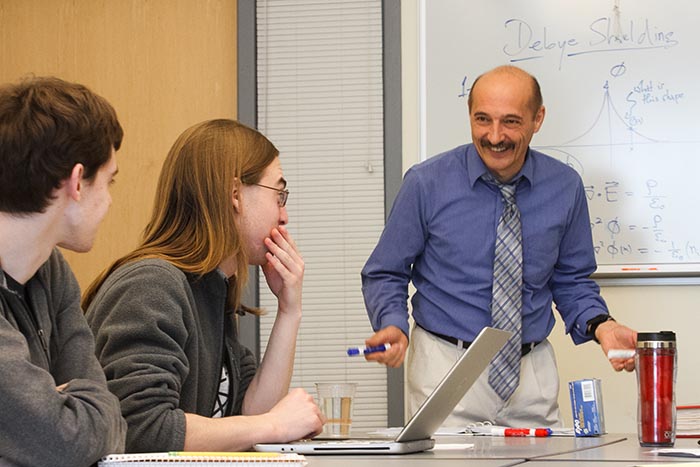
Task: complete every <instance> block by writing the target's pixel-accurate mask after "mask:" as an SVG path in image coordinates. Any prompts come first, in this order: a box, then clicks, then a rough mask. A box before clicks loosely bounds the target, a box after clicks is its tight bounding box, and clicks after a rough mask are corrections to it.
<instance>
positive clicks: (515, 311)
mask: <svg viewBox="0 0 700 467" xmlns="http://www.w3.org/2000/svg"><path fill="white" fill-rule="evenodd" d="M496 184H497V185H498V188H499V189H500V190H501V195H503V204H504V206H503V214H502V215H501V218H500V219H499V220H498V227H497V229H496V250H495V259H494V265H493V289H492V295H493V298H492V301H491V317H492V320H493V326H494V327H496V328H498V329H504V330H507V331H511V332H513V336H512V337H511V338H510V339H509V340H508V342H507V343H506V345H505V347H503V349H501V351H500V352H498V354H496V356H495V357H494V359H493V360H492V361H491V365H490V368H489V385H490V386H491V387H492V388H493V390H494V391H496V393H497V394H498V395H499V396H500V398H501V399H502V400H504V401H505V400H507V399H508V398H509V397H510V396H511V395H512V394H513V392H514V391H515V389H516V388H517V387H518V384H519V382H520V359H521V347H522V334H521V330H522V316H521V309H522V288H523V245H522V231H521V225H520V211H519V210H518V206H517V205H516V204H515V188H516V183H512V184H509V185H504V184H501V183H498V182H496Z"/></svg>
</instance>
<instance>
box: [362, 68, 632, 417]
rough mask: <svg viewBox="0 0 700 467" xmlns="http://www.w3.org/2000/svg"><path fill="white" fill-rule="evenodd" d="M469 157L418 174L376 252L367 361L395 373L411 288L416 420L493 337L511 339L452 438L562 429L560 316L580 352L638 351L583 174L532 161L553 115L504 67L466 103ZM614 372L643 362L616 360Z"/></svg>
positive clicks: (452, 154)
mask: <svg viewBox="0 0 700 467" xmlns="http://www.w3.org/2000/svg"><path fill="white" fill-rule="evenodd" d="M468 105H469V119H470V124H471V132H472V141H473V142H472V144H468V145H464V146H460V147H457V148H455V149H453V150H451V151H448V152H445V153H443V154H440V155H438V156H436V157H433V158H431V159H429V160H427V161H425V162H423V163H420V164H418V165H416V166H414V167H412V168H411V169H410V170H408V172H407V173H406V175H405V178H404V183H403V185H402V187H401V190H400V192H399V194H398V196H397V198H396V201H395V203H394V206H393V208H392V210H391V214H390V215H389V218H388V220H387V223H386V226H385V229H384V232H383V234H382V236H381V238H380V240H379V243H378V245H377V247H376V248H375V250H374V252H373V253H372V255H371V256H370V258H369V260H368V261H367V264H366V265H365V267H364V269H363V270H362V286H363V294H364V297H365V303H366V306H367V311H368V314H369V317H370V320H371V323H372V326H373V328H374V330H375V331H376V333H375V334H374V335H373V336H372V337H370V338H369V339H368V340H367V342H366V343H367V345H378V344H380V343H383V342H389V343H391V344H392V346H391V348H390V349H389V350H387V351H386V352H383V353H378V354H370V355H369V356H368V357H367V359H368V360H376V361H378V362H381V363H384V364H386V365H388V366H392V367H396V366H399V365H400V364H401V363H402V362H403V360H404V356H405V353H406V349H407V346H408V332H409V330H408V309H407V304H406V299H407V296H408V289H407V287H408V283H409V282H411V281H412V282H413V284H414V286H415V288H416V293H415V294H414V295H413V297H412V306H413V318H414V320H415V323H416V325H415V327H414V328H413V332H412V334H411V351H410V353H409V359H408V363H407V372H408V407H409V410H410V411H411V412H415V410H417V409H418V407H419V406H420V404H421V403H422V402H423V400H424V399H425V398H426V397H427V395H428V394H429V393H430V392H431V391H432V389H433V388H434V387H435V386H436V385H437V383H438V382H439V381H440V380H441V379H442V377H443V376H444V375H445V373H446V372H447V370H448V369H449V368H450V367H451V366H452V364H453V363H454V362H455V361H456V360H457V358H459V356H460V355H461V353H462V352H463V351H464V350H463V349H465V348H467V347H468V346H469V343H470V342H471V341H473V340H474V338H475V337H476V335H477V334H478V333H479V331H481V329H482V328H484V327H485V326H495V327H498V328H503V329H508V330H510V331H512V332H513V333H514V335H513V337H512V338H511V340H510V341H509V342H508V344H506V346H505V347H504V349H503V350H502V351H501V352H499V354H497V355H496V357H495V358H494V360H493V361H492V362H491V365H490V367H489V369H488V370H486V371H484V373H483V374H482V375H481V377H480V379H479V381H478V382H477V384H476V385H475V386H474V387H473V388H472V389H471V390H470V392H469V394H468V395H467V396H465V398H464V399H463V400H462V401H461V403H460V404H459V405H458V406H457V408H456V409H455V411H454V412H453V415H452V417H451V418H450V419H448V421H447V423H448V424H455V425H462V426H463V425H465V424H467V423H473V422H479V421H483V420H490V421H492V422H494V423H495V424H498V425H507V426H508V425H509V426H557V425H560V424H561V417H560V413H559V407H558V404H557V397H558V394H559V376H558V372H557V366H556V360H555V356H554V351H553V349H552V346H551V345H550V344H549V342H548V341H547V336H548V335H549V333H550V332H551V330H552V328H553V327H554V323H555V318H554V315H553V313H552V302H554V303H555V304H556V307H557V310H558V311H559V313H560V315H561V317H562V318H563V320H564V323H565V325H566V331H567V333H569V334H570V335H571V338H572V339H573V341H574V342H575V343H576V344H581V343H583V342H587V341H589V340H591V339H595V340H596V341H598V342H600V344H601V347H602V350H603V351H604V352H607V351H608V350H609V349H611V348H634V346H635V342H636V333H635V332H634V331H633V330H631V329H629V328H627V327H625V326H622V325H620V324H618V323H616V322H615V321H614V320H613V319H612V318H611V317H610V315H609V313H608V309H607V306H606V304H605V301H604V300H603V298H602V297H601V296H600V294H599V288H598V286H597V285H596V284H595V282H594V281H592V280H591V279H590V275H591V274H592V273H593V272H594V271H595V269H596V263H595V257H594V251H593V242H592V237H591V229H590V224H589V216H588V208H587V205H586V197H585V193H584V189H583V183H582V181H581V179H580V177H579V176H578V174H577V173H576V172H575V171H574V170H573V169H571V168H569V167H567V166H566V165H564V164H562V163H561V162H559V161H557V160H555V159H552V158H550V157H548V156H546V155H544V154H541V153H539V152H537V151H534V150H532V149H530V148H529V144H530V140H531V139H532V136H533V135H534V134H535V133H536V132H537V131H539V129H540V127H541V125H542V122H543V120H544V115H545V108H544V106H543V105H542V95H541V92H540V88H539V84H538V83H537V80H536V79H535V78H534V77H533V76H531V75H529V74H528V73H526V72H525V71H523V70H521V69H519V68H516V67H513V66H502V67H498V68H496V69H494V70H491V71H489V72H487V73H485V74H483V75H482V76H480V77H479V78H477V80H476V81H475V82H474V85H473V86H472V88H471V92H470V94H469V101H468ZM611 363H612V365H613V367H614V368H615V370H617V371H620V370H622V369H623V368H625V369H626V370H628V371H631V370H633V368H634V361H633V360H632V359H630V360H615V361H612V362H611Z"/></svg>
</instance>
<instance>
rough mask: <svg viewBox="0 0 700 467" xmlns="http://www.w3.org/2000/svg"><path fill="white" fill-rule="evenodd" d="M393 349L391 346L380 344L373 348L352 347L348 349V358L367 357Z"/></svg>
mask: <svg viewBox="0 0 700 467" xmlns="http://www.w3.org/2000/svg"><path fill="white" fill-rule="evenodd" d="M390 348H391V344H389V343H386V344H380V345H375V346H372V347H364V346H363V347H350V348H349V349H348V357H355V356H358V355H367V354H371V353H375V352H384V351H386V350H388V349H390Z"/></svg>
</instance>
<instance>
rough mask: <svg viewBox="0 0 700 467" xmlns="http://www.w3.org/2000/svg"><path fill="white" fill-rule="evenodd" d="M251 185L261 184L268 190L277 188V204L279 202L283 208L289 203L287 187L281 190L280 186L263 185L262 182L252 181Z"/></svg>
mask: <svg viewBox="0 0 700 467" xmlns="http://www.w3.org/2000/svg"><path fill="white" fill-rule="evenodd" d="M251 185H255V186H261V187H263V188H267V189H268V190H275V191H276V192H277V204H279V205H280V207H281V208H283V207H284V206H285V205H286V204H287V198H289V190H287V189H286V188H285V189H284V190H280V189H279V188H275V187H273V186H267V185H261V184H260V183H251Z"/></svg>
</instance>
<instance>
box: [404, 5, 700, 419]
mask: <svg viewBox="0 0 700 467" xmlns="http://www.w3.org/2000/svg"><path fill="white" fill-rule="evenodd" d="M401 7H402V12H401V15H402V24H401V41H402V45H401V47H402V68H403V69H402V93H403V102H402V104H403V148H404V156H403V169H404V171H405V170H406V169H408V168H409V167H410V166H411V165H413V164H415V163H416V162H418V161H419V144H420V141H419V138H418V134H419V131H418V129H419V105H420V103H419V99H418V95H419V92H418V85H419V63H418V60H419V57H418V51H419V48H418V47H419V14H418V0H403V1H402V2H401ZM484 71H486V70H484ZM546 91H547V90H546V89H543V92H544V93H546ZM465 111H466V109H465ZM549 118H556V117H555V116H552V115H550V116H549ZM544 124H545V125H546V124H547V122H546V121H545V123H544ZM689 188H690V187H689ZM602 295H603V297H604V298H605V300H606V301H607V302H608V305H609V307H610V311H611V313H612V315H613V316H614V317H615V318H616V319H617V320H618V321H620V322H622V323H625V324H627V325H629V326H630V327H632V328H634V329H637V330H639V331H660V330H672V331H675V332H676V334H677V339H678V349H679V350H678V351H679V358H678V361H679V370H678V380H677V381H678V390H677V393H676V398H677V401H678V403H679V404H691V403H693V404H698V403H700V393H699V391H698V388H700V371H697V370H696V368H698V355H700V336H698V337H695V338H694V337H693V335H694V334H695V333H696V332H695V329H694V328H695V327H696V323H698V318H697V317H696V308H698V304H700V286H699V285H679V286H665V285H664V286H661V285H643V286H642V285H636V286H616V287H604V288H603V289H602ZM555 314H556V313H555ZM550 340H551V341H552V343H553V345H554V347H555V349H556V351H557V358H558V363H559V374H560V378H561V391H560V395H559V404H560V406H561V409H562V414H563V415H564V420H565V423H566V424H567V425H568V426H571V424H572V422H571V406H570V404H569V395H568V385H567V383H568V382H569V381H573V380H576V379H582V378H600V379H602V381H603V403H604V408H605V417H606V427H607V430H608V431H609V432H618V433H620V432H621V433H632V432H635V431H636V410H637V409H636V404H637V396H636V380H635V375H634V373H615V372H614V371H613V370H612V368H611V367H610V365H609V364H608V362H607V360H606V359H605V357H604V355H603V354H602V352H601V350H600V347H599V346H598V345H597V344H595V343H587V344H584V345H581V346H578V347H576V346H574V345H573V343H572V342H571V339H570V338H569V337H568V336H566V335H565V334H564V328H563V325H562V324H561V322H560V321H559V322H558V323H557V326H556V327H555V329H554V331H553V332H552V335H551V336H550Z"/></svg>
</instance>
